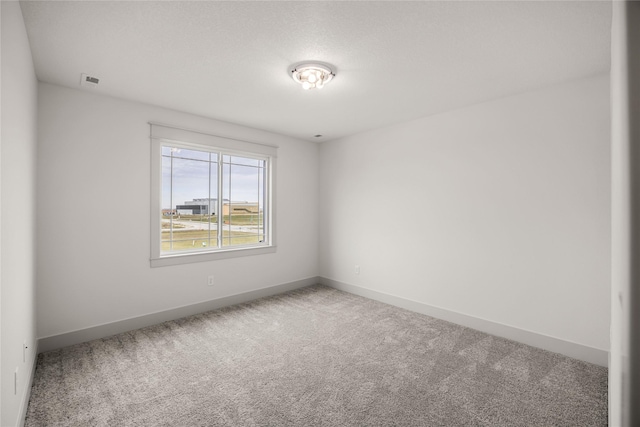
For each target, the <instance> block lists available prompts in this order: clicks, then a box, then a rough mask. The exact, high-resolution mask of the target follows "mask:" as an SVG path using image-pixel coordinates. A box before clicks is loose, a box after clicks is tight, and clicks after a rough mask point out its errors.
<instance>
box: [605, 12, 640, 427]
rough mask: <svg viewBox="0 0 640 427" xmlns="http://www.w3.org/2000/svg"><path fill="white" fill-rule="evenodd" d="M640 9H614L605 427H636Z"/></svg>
mask: <svg viewBox="0 0 640 427" xmlns="http://www.w3.org/2000/svg"><path fill="white" fill-rule="evenodd" d="M638 48H640V3H637V2H631V1H630V2H617V3H615V4H614V6H613V23H612V43H611V107H612V108H611V110H612V111H611V115H612V180H613V182H612V248H611V249H612V275H611V288H612V289H611V290H612V293H611V363H610V365H609V425H611V426H636V425H639V424H640V406H638V402H639V401H640V328H639V327H638V326H639V325H640V279H639V278H640V274H639V273H640V265H639V264H638V262H637V261H635V260H637V258H638V255H639V253H638V247H639V246H640V227H638V224H640V187H639V186H638V184H639V183H640V167H639V165H640V126H638V121H637V119H636V118H637V117H638V115H639V114H640V59H639V58H638V57H637V55H633V54H631V55H630V53H632V52H637V51H638Z"/></svg>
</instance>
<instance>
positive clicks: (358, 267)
mask: <svg viewBox="0 0 640 427" xmlns="http://www.w3.org/2000/svg"><path fill="white" fill-rule="evenodd" d="M355 273H356V274H360V266H359V265H356V268H355Z"/></svg>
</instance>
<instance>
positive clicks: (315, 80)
mask: <svg viewBox="0 0 640 427" xmlns="http://www.w3.org/2000/svg"><path fill="white" fill-rule="evenodd" d="M335 75H336V74H335V73H334V72H333V70H332V69H331V68H330V67H329V66H328V65H326V64H318V63H303V64H298V65H295V66H292V68H291V77H292V78H293V80H295V81H296V82H298V83H300V84H301V85H302V88H303V89H305V90H308V89H321V88H322V87H324V85H326V84H327V83H329V82H330V81H331V79H333V78H334V77H335Z"/></svg>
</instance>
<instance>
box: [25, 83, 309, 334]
mask: <svg viewBox="0 0 640 427" xmlns="http://www.w3.org/2000/svg"><path fill="white" fill-rule="evenodd" d="M211 102H215V94H212V97H211ZM149 121H156V122H162V123H167V124H173V125H178V126H182V127H186V128H190V129H196V130H202V131H205V132H210V133H213V134H216V135H222V136H229V137H233V138H238V139H245V140H248V141H254V142H264V143H270V144H276V145H278V146H279V147H280V148H279V151H278V165H277V168H278V169H277V183H276V185H277V188H276V192H277V193H276V197H277V201H276V203H277V205H276V206H277V245H278V247H277V252H276V253H274V254H266V255H258V256H249V257H242V258H234V259H228V260H219V261H213V262H203V263H195V264H187V265H181V266H170V267H158V268H151V267H150V266H149V256H150V227H149V215H150V161H151V160H150V141H149V125H148V124H147V123H148V122H149ZM38 123H39V126H40V128H39V131H40V133H39V134H40V138H39V146H38V203H39V216H38V228H37V230H38V295H37V301H38V335H39V337H47V336H52V335H57V334H62V333H66V332H70V331H74V330H78V329H82V328H88V327H91V326H96V325H101V324H105V323H109V322H114V321H118V320H123V319H127V318H131V317H136V316H141V315H145V314H148V313H153V312H158V311H162V310H168V309H172V308H175V307H180V306H184V305H189V304H195V303H199V302H202V301H207V300H212V299H216V298H220V297H225V296H229V295H234V294H239V293H243V292H249V291H252V290H256V289H259V288H265V287H269V286H275V285H279V284H283V283H288V282H293V281H296V280H301V279H306V278H310V277H315V276H317V275H318V243H317V242H318V229H317V221H318V213H317V212H318V206H319V205H318V200H317V193H318V146H317V145H316V144H313V143H309V142H305V141H300V140H295V139H292V138H288V137H284V136H279V135H275V134H271V133H267V132H263V131H258V130H255V129H249V128H246V127H242V126H238V125H233V124H229V123H223V122H219V121H215V120H210V119H206V118H202V117H196V116H192V115H189V114H185V113H180V112H176V111H171V110H167V109H163V108H159V107H154V106H150V105H145V104H139V103H132V102H128V101H124V100H119V99H115V98H109V97H105V96H101V95H99V94H96V93H91V92H89V91H81V90H73V89H68V88H63V87H60V86H55V85H50V84H42V83H41V84H40V85H39V120H38ZM210 274H213V275H215V280H216V285H215V286H213V287H209V286H207V276H208V275H210Z"/></svg>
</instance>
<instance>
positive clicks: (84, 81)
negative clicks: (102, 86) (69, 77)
mask: <svg viewBox="0 0 640 427" xmlns="http://www.w3.org/2000/svg"><path fill="white" fill-rule="evenodd" d="M99 82H100V79H99V78H97V77H94V76H90V75H88V74H82V77H81V78H80V86H87V87H96V86H98V83H99Z"/></svg>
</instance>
